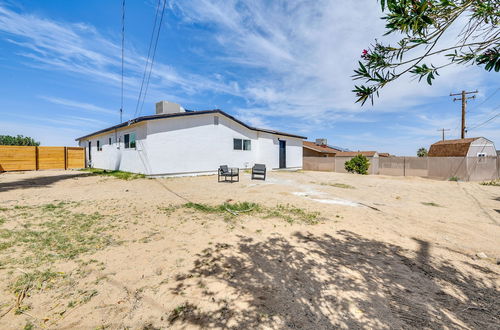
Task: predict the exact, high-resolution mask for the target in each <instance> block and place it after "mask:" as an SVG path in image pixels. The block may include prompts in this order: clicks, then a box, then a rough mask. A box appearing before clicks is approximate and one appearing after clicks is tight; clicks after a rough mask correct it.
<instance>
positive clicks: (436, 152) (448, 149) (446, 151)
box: [428, 137, 479, 157]
mask: <svg viewBox="0 0 500 330" xmlns="http://www.w3.org/2000/svg"><path fill="white" fill-rule="evenodd" d="M477 139H479V138H478V137H475V138H467V139H456V140H444V141H439V142H436V143H434V144H432V145H431V147H430V148H429V153H428V156H429V157H465V156H467V153H468V152H469V147H470V144H471V143H472V142H474V141H476V140H477Z"/></svg>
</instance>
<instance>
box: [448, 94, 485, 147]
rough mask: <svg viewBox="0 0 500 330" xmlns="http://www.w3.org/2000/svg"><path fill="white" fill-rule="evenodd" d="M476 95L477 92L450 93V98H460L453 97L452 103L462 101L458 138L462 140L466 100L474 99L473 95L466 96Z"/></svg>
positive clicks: (463, 136)
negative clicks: (460, 130)
mask: <svg viewBox="0 0 500 330" xmlns="http://www.w3.org/2000/svg"><path fill="white" fill-rule="evenodd" d="M476 93H478V91H477V90H475V91H473V92H466V91H462V92H461V93H456V94H451V93H450V96H458V95H460V97H458V98H457V97H454V98H453V102H455V101H462V133H461V135H460V137H461V138H462V139H464V138H465V108H466V107H467V100H468V99H475V98H476V95H473V96H467V94H476Z"/></svg>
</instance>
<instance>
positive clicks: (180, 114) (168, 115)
mask: <svg viewBox="0 0 500 330" xmlns="http://www.w3.org/2000/svg"><path fill="white" fill-rule="evenodd" d="M215 113H218V114H221V115H223V116H225V117H227V118H229V119H231V120H233V121H235V122H237V123H238V124H240V125H243V126H245V127H246V128H248V129H250V130H252V131H259V132H265V133H271V134H277V135H283V136H290V137H296V138H299V139H307V137H305V136H300V135H295V134H290V133H285V132H280V131H274V130H270V129H263V128H256V127H252V126H249V125H247V124H245V123H244V122H242V121H241V120H238V119H236V118H234V117H233V116H231V115H229V114H227V113H225V112H224V111H222V110H219V109H214V110H201V111H190V110H187V111H186V112H178V113H166V114H161V115H150V116H142V117H137V118H134V119H131V120H129V121H127V122H124V123H121V124H118V125H115V126H111V127H108V128H105V129H102V130H99V131H97V132H93V133H90V134H87V135H84V136H81V137H79V138H76V139H75V140H76V141H79V140H82V139H85V138H87V137H89V136H93V135H97V134H102V133H106V132H108V131H112V130H115V129H118V128H122V127H126V126H130V125H132V124H135V123H140V122H143V121H147V120H156V119H164V118H174V117H185V116H186V117H187V116H198V115H206V114H215Z"/></svg>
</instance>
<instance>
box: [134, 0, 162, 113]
mask: <svg viewBox="0 0 500 330" xmlns="http://www.w3.org/2000/svg"><path fill="white" fill-rule="evenodd" d="M160 3H161V0H158V4H157V5H156V12H155V19H154V23H153V29H152V30H151V37H150V38H149V47H148V56H147V58H146V65H145V66H144V73H143V75H142V82H141V89H140V91H139V96H138V97H137V104H136V105H135V111H134V118H135V117H136V116H137V112H138V111H139V104H140V103H141V99H142V91H143V88H144V82H145V81H146V75H147V72H148V67H149V64H150V63H149V61H150V58H151V49H152V46H153V40H154V36H155V32H156V23H157V21H158V14H159V12H160Z"/></svg>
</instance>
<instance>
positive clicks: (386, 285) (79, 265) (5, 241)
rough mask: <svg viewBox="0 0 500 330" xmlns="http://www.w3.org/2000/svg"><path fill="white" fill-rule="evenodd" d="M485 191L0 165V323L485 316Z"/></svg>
mask: <svg viewBox="0 0 500 330" xmlns="http://www.w3.org/2000/svg"><path fill="white" fill-rule="evenodd" d="M499 242H500V188H499V187H494V186H481V185H479V184H478V183H462V182H460V183H457V182H445V181H432V180H427V179H422V178H409V177H406V178H399V177H384V176H359V175H348V174H340V173H324V172H272V173H270V174H269V176H268V180H266V181H265V182H262V181H252V180H250V176H249V175H248V174H246V173H243V175H242V177H241V181H240V182H239V183H233V184H225V183H217V178H216V177H215V176H202V177H185V178H168V179H136V180H130V181H126V180H120V179H116V178H114V177H105V176H99V175H89V174H88V173H83V172H78V171H39V172H25V173H4V174H0V290H1V291H2V294H1V295H0V328H2V329H11V328H12V329H23V328H25V327H26V328H28V329H29V328H38V327H40V328H50V329H52V328H58V329H59V328H64V329H89V328H109V329H123V328H132V329H163V328H174V329H177V328H179V329H190V328H235V329H236V328H238V329H269V328H272V329H283V328H290V329H332V328H418V329H422V328H443V327H448V328H467V329H468V328H471V329H472V328H475V329H489V328H491V329H498V328H500V320H499V315H500V307H499V306H500V304H499V300H498V299H499V298H498V297H499V284H500V281H499V279H500V277H499V273H500V266H498V264H497V262H498V259H497V258H500V244H499Z"/></svg>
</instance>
